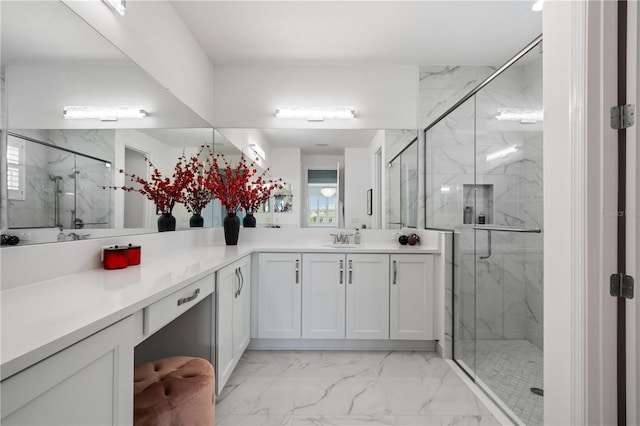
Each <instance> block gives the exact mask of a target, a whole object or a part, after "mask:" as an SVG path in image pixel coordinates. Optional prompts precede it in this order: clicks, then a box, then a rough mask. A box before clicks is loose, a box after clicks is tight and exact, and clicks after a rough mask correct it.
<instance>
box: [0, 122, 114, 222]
mask: <svg viewBox="0 0 640 426" xmlns="http://www.w3.org/2000/svg"><path fill="white" fill-rule="evenodd" d="M7 143H8V146H9V147H10V148H12V147H15V152H17V153H20V154H19V155H17V156H16V157H15V159H14V160H13V161H12V162H10V164H9V168H13V169H14V170H15V182H16V183H15V184H16V188H18V189H19V190H17V191H16V194H15V195H12V194H9V202H8V217H9V228H13V229H19V228H53V227H57V228H65V229H89V228H92V229H95V228H110V227H112V223H113V207H112V205H113V192H114V191H112V190H104V189H103V186H110V185H112V182H113V171H112V169H111V163H110V162H109V161H105V160H102V159H99V158H96V157H92V156H88V155H84V154H81V153H78V152H74V151H72V150H69V149H66V148H63V147H59V146H54V145H51V144H50V143H48V142H43V141H41V140H38V139H35V138H32V137H27V136H24V135H20V134H17V133H13V132H9V134H8V141H7Z"/></svg>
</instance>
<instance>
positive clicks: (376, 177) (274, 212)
mask: <svg viewBox="0 0 640 426" xmlns="http://www.w3.org/2000/svg"><path fill="white" fill-rule="evenodd" d="M218 135H220V137H218ZM215 140H216V144H217V142H218V141H219V140H223V141H225V142H226V143H227V146H232V147H235V150H236V151H235V153H234V152H233V148H231V150H230V151H228V152H227V155H229V156H231V158H234V155H235V156H240V155H241V154H244V155H246V156H248V157H250V158H252V159H254V158H255V159H258V160H259V161H260V164H261V166H262V167H263V168H265V169H268V173H269V174H270V175H271V176H272V177H276V178H282V179H283V180H284V181H285V182H287V187H286V189H285V191H284V193H283V194H277V195H276V197H272V198H271V200H270V201H269V204H268V205H265V206H264V208H263V209H262V210H261V211H260V212H256V213H255V216H256V219H257V224H258V226H263V227H309V228H315V227H324V228H399V227H401V225H400V223H401V222H402V223H403V226H412V227H415V226H416V225H417V216H418V210H417V209H418V206H417V204H416V200H417V199H418V145H417V131H416V130H384V129H382V130H379V129H378V130H375V129H374V130H324V129H322V130H311V129H228V128H224V129H216V138H215ZM215 146H216V150H217V149H218V145H215ZM216 152H218V151H216ZM259 154H260V155H259ZM392 162H393V164H395V163H398V164H400V162H401V165H398V167H393V168H392V167H390V165H391V164H392ZM369 194H371V195H369ZM400 194H402V195H400Z"/></svg>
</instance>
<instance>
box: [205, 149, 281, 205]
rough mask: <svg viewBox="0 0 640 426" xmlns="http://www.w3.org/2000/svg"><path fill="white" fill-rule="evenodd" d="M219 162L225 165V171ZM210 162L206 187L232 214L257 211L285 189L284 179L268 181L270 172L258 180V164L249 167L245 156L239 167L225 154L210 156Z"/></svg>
mask: <svg viewBox="0 0 640 426" xmlns="http://www.w3.org/2000/svg"><path fill="white" fill-rule="evenodd" d="M218 159H221V160H222V161H223V162H224V167H223V168H221V167H220V163H219V161H218ZM207 162H208V163H209V164H208V165H207V167H206V168H207V169H208V173H207V174H206V178H205V180H204V185H205V186H206V187H207V188H208V189H209V190H210V191H211V192H212V193H213V196H214V197H215V198H217V199H219V200H220V202H221V203H222V205H224V206H225V207H226V208H227V211H228V212H229V213H235V212H237V211H238V210H239V209H245V210H247V211H256V210H257V209H258V207H260V205H261V204H262V203H264V202H266V201H267V200H268V199H269V197H271V193H272V192H273V190H275V189H282V188H283V182H282V178H280V179H278V180H274V179H266V174H267V172H268V171H269V169H266V170H265V171H264V172H262V173H261V174H260V175H258V176H256V175H257V174H258V169H257V167H256V163H255V161H252V162H251V163H248V162H247V159H246V158H245V157H244V155H243V156H241V157H240V160H239V161H238V164H237V165H236V166H235V167H232V166H231V164H230V163H229V161H227V159H226V158H225V157H224V155H222V154H217V155H215V156H213V155H212V156H210V159H207Z"/></svg>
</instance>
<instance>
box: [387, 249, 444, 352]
mask: <svg viewBox="0 0 640 426" xmlns="http://www.w3.org/2000/svg"><path fill="white" fill-rule="evenodd" d="M390 281H391V286H390V287H391V291H390V297H391V300H390V315H391V318H390V327H391V329H390V337H391V339H399V340H433V339H434V332H433V322H434V320H433V315H434V313H433V312H434V300H433V292H434V277H433V255H424V254H393V255H391V270H390Z"/></svg>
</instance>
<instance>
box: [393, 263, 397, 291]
mask: <svg viewBox="0 0 640 426" xmlns="http://www.w3.org/2000/svg"><path fill="white" fill-rule="evenodd" d="M397 281H398V262H397V261H395V260H394V261H393V285H397V284H398V282H397Z"/></svg>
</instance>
